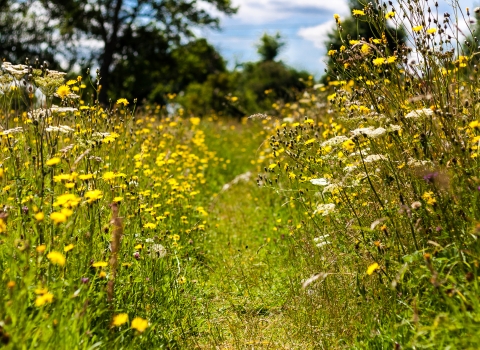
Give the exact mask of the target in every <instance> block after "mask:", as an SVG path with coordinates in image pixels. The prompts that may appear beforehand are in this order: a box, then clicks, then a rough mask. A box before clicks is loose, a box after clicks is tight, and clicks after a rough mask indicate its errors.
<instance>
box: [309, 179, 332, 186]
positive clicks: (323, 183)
mask: <svg viewBox="0 0 480 350" xmlns="http://www.w3.org/2000/svg"><path fill="white" fill-rule="evenodd" d="M310 182H311V183H312V185H315V186H327V185H330V182H329V181H328V180H327V179H324V178H323V177H322V178H319V179H311V180H310Z"/></svg>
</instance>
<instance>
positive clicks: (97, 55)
mask: <svg viewBox="0 0 480 350" xmlns="http://www.w3.org/2000/svg"><path fill="white" fill-rule="evenodd" d="M208 2H209V3H210V4H211V5H213V6H214V7H215V8H216V9H217V10H219V11H220V12H223V13H226V14H233V13H235V11H236V9H235V8H234V7H232V4H231V1H230V0H210V1H208ZM42 4H43V6H44V7H45V9H46V11H47V12H48V15H49V16H50V18H51V19H52V20H56V21H58V23H59V24H58V26H57V29H58V30H59V31H60V33H61V34H62V37H63V39H64V41H63V42H64V44H65V45H74V44H72V39H74V38H76V39H79V38H89V39H91V40H97V41H99V42H101V43H102V44H103V49H102V50H101V51H99V52H95V51H94V50H90V52H89V56H88V57H86V62H91V61H97V62H99V63H100V75H101V77H102V80H101V84H102V87H103V88H102V90H101V92H100V96H99V99H100V101H102V102H104V103H105V102H107V100H108V97H109V96H110V97H113V95H114V92H116V91H115V89H112V85H113V83H114V82H115V83H117V82H116V81H115V80H116V79H118V78H119V77H115V78H113V77H112V72H113V71H115V69H117V66H118V65H119V64H120V65H122V62H123V61H125V60H129V63H128V64H124V65H123V67H121V68H119V69H120V71H121V72H122V73H124V74H125V73H126V72H125V71H126V70H128V72H127V74H126V75H125V76H124V81H125V79H126V80H128V81H127V82H126V86H127V87H129V86H131V87H134V86H135V85H140V84H141V85H143V87H142V89H141V93H140V95H145V94H146V92H147V91H146V90H148V89H151V88H152V86H151V85H150V86H148V84H146V82H144V81H142V80H141V79H142V78H144V77H145V72H149V71H150V69H152V67H149V66H148V64H149V63H152V62H153V63H154V64H155V66H158V65H160V66H164V67H166V66H168V65H169V64H170V63H171V61H170V58H167V57H168V55H166V53H168V52H169V51H171V50H172V49H175V47H178V46H179V45H180V43H181V42H184V41H186V40H187V41H188V40H189V39H191V38H193V36H194V35H193V33H192V27H196V26H211V27H216V26H218V23H219V21H218V18H216V17H214V16H212V15H211V14H210V13H208V12H207V11H206V10H204V9H202V8H200V6H199V5H198V3H197V2H196V1H190V0H189V1H187V0H186V1H177V0H136V1H129V2H127V1H124V0H114V1H112V0H99V1H96V2H95V3H93V4H92V3H86V2H85V1H81V0H68V1H66V0H42ZM156 45H159V47H155V46H156ZM76 55H77V57H78V56H81V55H82V52H81V50H78V51H77V52H76ZM132 57H134V61H136V62H138V63H134V64H132ZM139 65H143V67H141V68H140V67H139ZM129 67H131V68H132V69H127V68H129ZM139 68H140V69H141V71H142V72H143V73H141V74H140V76H139V77H137V76H136V75H137V72H138V71H137V70H135V69H139ZM151 75H153V77H152V76H149V80H155V77H156V76H159V75H161V72H155V74H151ZM131 79H135V80H136V79H138V80H140V83H136V82H132V81H130V80H131ZM122 87H123V88H125V84H124V83H122ZM130 93H131V94H136V93H135V91H132V90H130Z"/></svg>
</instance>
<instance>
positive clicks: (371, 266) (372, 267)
mask: <svg viewBox="0 0 480 350" xmlns="http://www.w3.org/2000/svg"><path fill="white" fill-rule="evenodd" d="M379 268H380V266H379V265H378V264H377V263H373V264H372V265H370V266H369V267H368V269H367V275H371V274H372V273H374V272H375V271H376V270H378V269H379Z"/></svg>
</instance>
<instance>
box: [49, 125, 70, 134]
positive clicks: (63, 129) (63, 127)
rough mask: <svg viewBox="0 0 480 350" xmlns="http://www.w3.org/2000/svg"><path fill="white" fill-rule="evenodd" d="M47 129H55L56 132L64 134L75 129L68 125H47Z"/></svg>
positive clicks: (53, 130)
mask: <svg viewBox="0 0 480 350" xmlns="http://www.w3.org/2000/svg"><path fill="white" fill-rule="evenodd" d="M45 130H46V131H48V132H55V131H56V132H62V133H64V134H68V133H69V132H73V131H75V130H73V129H72V128H71V127H69V126H67V125H58V126H47V128H46V129H45Z"/></svg>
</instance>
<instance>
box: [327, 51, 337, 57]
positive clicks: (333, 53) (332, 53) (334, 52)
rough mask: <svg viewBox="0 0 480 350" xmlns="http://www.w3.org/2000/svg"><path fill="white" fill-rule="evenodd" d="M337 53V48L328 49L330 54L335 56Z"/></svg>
mask: <svg viewBox="0 0 480 350" xmlns="http://www.w3.org/2000/svg"><path fill="white" fill-rule="evenodd" d="M336 53H337V50H328V55H329V56H333V55H335V54H336Z"/></svg>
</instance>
